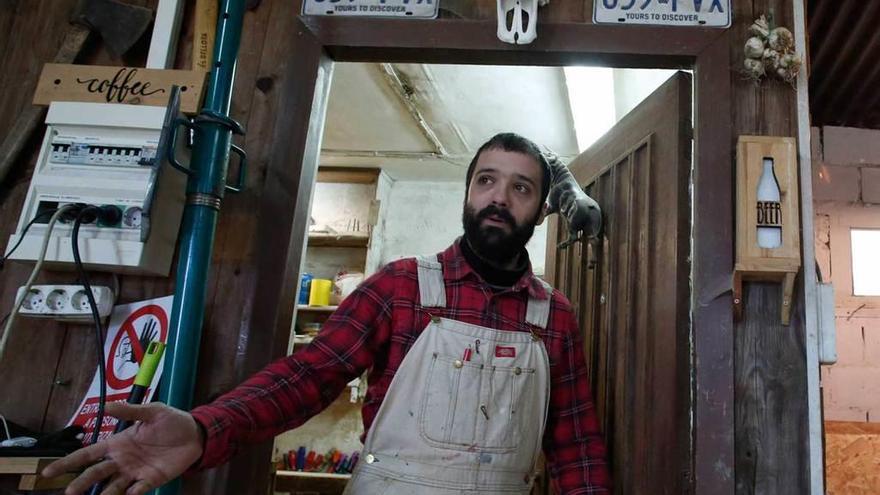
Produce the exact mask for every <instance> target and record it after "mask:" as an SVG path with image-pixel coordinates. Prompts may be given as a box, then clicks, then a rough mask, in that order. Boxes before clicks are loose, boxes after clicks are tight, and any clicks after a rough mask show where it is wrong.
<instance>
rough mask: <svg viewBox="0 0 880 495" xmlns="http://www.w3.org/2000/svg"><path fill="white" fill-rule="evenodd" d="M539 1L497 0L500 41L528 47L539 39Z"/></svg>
mask: <svg viewBox="0 0 880 495" xmlns="http://www.w3.org/2000/svg"><path fill="white" fill-rule="evenodd" d="M538 1H539V0H497V2H498V39H500V40H501V41H504V42H505V43H511V44H516V45H527V44H529V43H531V42H532V41H535V39H536V38H537V37H538ZM549 1H550V0H542V3H541V4H542V5H546V4H547V3H549ZM508 16H509V17H510V22H511V23H510V25H508V21H507V18H508Z"/></svg>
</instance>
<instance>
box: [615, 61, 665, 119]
mask: <svg viewBox="0 0 880 495" xmlns="http://www.w3.org/2000/svg"><path fill="white" fill-rule="evenodd" d="M675 72H676V71H674V70H665V69H614V70H613V73H614V113H615V117H616V120H620V119H622V118H623V117H624V116H625V115H626V114H628V113H629V112H630V110H632V109H633V108H635V107H636V106H637V105H638V104H639V103H641V102H642V100H644V99H645V98H647V97H648V96H649V95H650V94H651V93H653V92H654V90H655V89H657V88H659V87H660V85H661V84H663V83H665V82H666V81H667V80H668V79H669V78H670V77H672V75H673V74H675Z"/></svg>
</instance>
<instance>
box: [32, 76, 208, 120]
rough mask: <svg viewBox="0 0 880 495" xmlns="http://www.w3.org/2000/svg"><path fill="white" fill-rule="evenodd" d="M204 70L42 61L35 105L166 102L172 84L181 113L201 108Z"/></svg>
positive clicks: (160, 104) (164, 103) (194, 111)
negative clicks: (174, 87) (48, 62)
mask: <svg viewBox="0 0 880 495" xmlns="http://www.w3.org/2000/svg"><path fill="white" fill-rule="evenodd" d="M205 78H206V73H205V72H204V71H200V70H199V71H188V70H157V69H142V68H137V67H106V66H99V65H68V64H45V65H44V66H43V73H42V74H40V80H39V82H38V83H37V89H36V91H35V92H34V104H35V105H48V104H49V103H51V102H53V101H84V102H89V103H125V104H129V105H153V106H161V107H164V106H165V105H167V104H168V95H170V94H171V86H172V85H175V84H176V85H178V86H180V107H181V111H183V112H184V113H197V112H198V111H199V110H200V108H199V107H200V105H201V102H202V95H203V94H204V90H205Z"/></svg>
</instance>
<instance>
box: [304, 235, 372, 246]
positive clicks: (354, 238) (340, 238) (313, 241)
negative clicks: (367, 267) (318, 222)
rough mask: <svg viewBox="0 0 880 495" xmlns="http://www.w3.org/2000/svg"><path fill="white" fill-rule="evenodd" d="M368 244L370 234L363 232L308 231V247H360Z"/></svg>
mask: <svg viewBox="0 0 880 495" xmlns="http://www.w3.org/2000/svg"><path fill="white" fill-rule="evenodd" d="M369 244H370V235H369V234H365V233H350V234H349V233H339V234H335V233H327V232H309V241H308V245H309V247H354V248H356V247H360V248H364V247H367V246H368V245H369Z"/></svg>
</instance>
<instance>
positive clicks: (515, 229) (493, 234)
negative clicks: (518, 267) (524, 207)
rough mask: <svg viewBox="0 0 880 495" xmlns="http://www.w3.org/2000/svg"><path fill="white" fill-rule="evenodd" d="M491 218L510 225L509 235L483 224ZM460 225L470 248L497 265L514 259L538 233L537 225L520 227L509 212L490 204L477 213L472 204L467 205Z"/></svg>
mask: <svg viewBox="0 0 880 495" xmlns="http://www.w3.org/2000/svg"><path fill="white" fill-rule="evenodd" d="M492 215H496V216H498V217H499V218H501V219H502V220H503V221H504V222H506V223H507V224H508V225H509V226H510V229H511V230H510V232H505V231H504V230H503V229H501V228H499V227H496V226H494V225H488V226H484V225H481V224H482V223H483V220H485V219H486V218H488V217H490V216H492ZM461 223H462V224H463V225H464V234H465V237H466V238H467V240H468V242H469V243H470V246H471V248H473V250H474V251H476V253H477V254H478V255H480V257H481V258H483V259H485V260H486V261H489V262H490V263H494V264H497V265H502V264H505V263H508V262H510V261H513V260H515V259H516V257H517V256H519V254H520V253H521V252H522V250H523V248H524V247H525V245H526V243H527V242H529V239H531V238H532V234H533V233H534V232H535V223H534V222H526V224H525V225H517V224H516V220H515V219H514V218H513V215H511V214H510V212H509V211H508V210H506V209H502V208H498V207H497V206H495V205H489V206H487V207H485V208H483V209H482V210H480V212H479V213H476V212H475V210H474V208H473V207H472V206H471V205H469V204H465V205H464V213H462V216H461Z"/></svg>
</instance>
